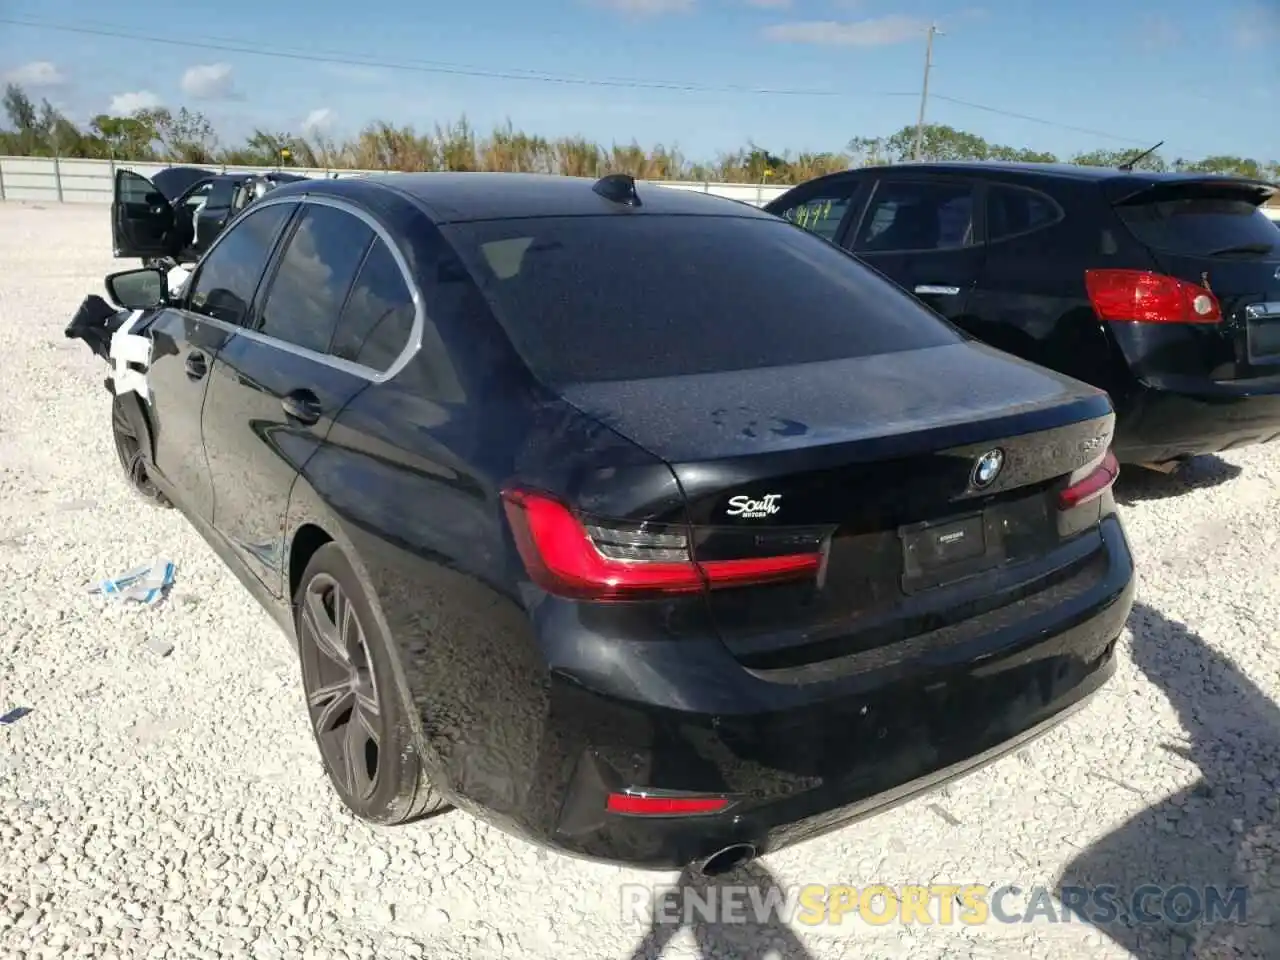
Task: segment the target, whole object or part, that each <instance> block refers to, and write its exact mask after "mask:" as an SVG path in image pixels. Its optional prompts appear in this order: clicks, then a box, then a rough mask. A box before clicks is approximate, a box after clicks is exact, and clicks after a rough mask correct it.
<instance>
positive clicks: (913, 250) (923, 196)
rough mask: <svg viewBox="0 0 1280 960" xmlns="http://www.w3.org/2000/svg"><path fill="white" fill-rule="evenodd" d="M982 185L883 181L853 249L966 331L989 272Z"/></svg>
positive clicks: (853, 234) (853, 235)
mask: <svg viewBox="0 0 1280 960" xmlns="http://www.w3.org/2000/svg"><path fill="white" fill-rule="evenodd" d="M979 199H980V198H979V185H978V184H977V183H975V182H973V181H970V180H966V179H963V178H949V177H930V178H927V179H926V178H923V177H918V176H917V177H910V176H907V175H896V174H895V175H889V176H883V177H881V178H879V179H878V180H877V182H876V184H875V187H874V189H873V191H872V193H871V198H870V200H869V201H868V203H867V205H866V209H865V210H863V211H862V214H861V217H860V218H859V221H858V223H857V224H856V225H855V226H854V227H853V228H852V229H851V230H850V232H849V234H848V235H847V236H846V238H845V246H846V247H848V248H849V249H850V250H851V251H852V252H853V253H854V255H855V256H857V257H858V258H859V259H860V260H862V261H863V262H865V263H867V264H869V265H870V266H872V267H874V268H875V269H876V270H878V271H880V272H881V273H882V274H884V275H885V276H886V277H888V278H889V279H890V280H892V281H893V282H894V283H896V284H898V286H900V287H902V288H903V289H904V290H906V291H907V292H908V293H911V294H912V295H914V296H915V297H917V298H918V299H920V300H921V301H922V302H924V303H925V304H927V305H928V306H930V307H932V308H933V309H934V310H936V311H937V312H938V313H940V314H942V316H944V317H946V318H947V319H948V320H951V321H952V322H954V323H956V324H957V325H959V326H961V327H966V326H967V323H966V322H965V321H966V316H965V308H966V305H967V302H968V299H969V294H970V293H971V291H972V290H973V286H974V283H975V282H976V281H977V278H978V274H979V273H980V272H981V270H982V263H983V258H984V256H985V248H984V247H983V246H982V227H983V222H982V221H983V215H982V207H981V204H980V202H979Z"/></svg>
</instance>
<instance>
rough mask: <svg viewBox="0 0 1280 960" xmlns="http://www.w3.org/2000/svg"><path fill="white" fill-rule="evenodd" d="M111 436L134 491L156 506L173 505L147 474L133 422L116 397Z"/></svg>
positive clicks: (126, 477) (113, 406) (113, 403)
mask: <svg viewBox="0 0 1280 960" xmlns="http://www.w3.org/2000/svg"><path fill="white" fill-rule="evenodd" d="M111 436H112V439H113V440H114V441H115V445H116V456H117V457H119V458H120V467H121V469H123V470H124V476H125V480H127V481H128V483H129V486H131V487H133V489H134V491H136V492H137V494H138V495H139V496H140V497H142V499H144V500H146V501H147V502H148V503H153V504H155V505H156V506H157V507H170V506H173V504H171V503H170V502H169V498H168V497H166V496H165V495H164V494H163V493H161V492H160V490H159V489H158V488H157V487H156V485H155V484H154V483H152V482H151V478H150V477H148V476H147V465H146V463H145V461H144V460H143V459H142V441H141V440H139V438H138V433H137V431H136V430H135V429H134V426H133V424H132V423H131V422H130V421H129V415H128V412H127V411H126V410H125V406H124V401H123V400H122V399H121V398H119V397H116V398H115V399H114V400H112V401H111Z"/></svg>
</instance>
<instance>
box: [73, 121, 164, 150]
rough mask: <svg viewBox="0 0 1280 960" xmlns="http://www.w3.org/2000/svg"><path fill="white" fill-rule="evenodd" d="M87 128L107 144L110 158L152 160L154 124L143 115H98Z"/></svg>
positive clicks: (154, 136) (154, 140)
mask: <svg viewBox="0 0 1280 960" xmlns="http://www.w3.org/2000/svg"><path fill="white" fill-rule="evenodd" d="M89 126H90V127H91V128H92V129H93V131H94V132H95V133H96V134H97V135H98V136H99V137H100V138H101V139H102V140H103V141H104V142H105V143H106V144H107V147H108V149H109V150H110V153H111V156H113V157H119V158H122V159H127V160H152V159H154V158H155V149H154V147H153V145H154V144H155V142H156V140H157V134H156V127H155V123H154V122H153V121H152V120H151V118H149V117H148V116H147V115H146V114H145V113H142V112H140V113H138V114H136V115H134V116H132V117H113V116H111V115H110V114H106V113H100V114H98V115H97V116H96V117H94V118H93V119H92V120H91V121H89Z"/></svg>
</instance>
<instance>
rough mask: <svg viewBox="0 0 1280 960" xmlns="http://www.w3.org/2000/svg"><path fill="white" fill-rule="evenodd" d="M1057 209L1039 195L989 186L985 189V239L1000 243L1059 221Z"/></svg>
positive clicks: (1034, 192)
mask: <svg viewBox="0 0 1280 960" xmlns="http://www.w3.org/2000/svg"><path fill="white" fill-rule="evenodd" d="M1061 216H1062V214H1061V212H1060V211H1059V209H1058V205H1057V204H1056V203H1054V202H1053V201H1052V200H1050V199H1049V198H1048V197H1046V196H1045V195H1044V194H1042V193H1037V192H1036V191H1034V190H1025V189H1022V188H1019V187H1006V186H1000V185H996V184H993V185H992V186H990V187H989V188H988V189H987V237H988V238H989V239H990V240H1003V239H1004V238H1005V237H1016V236H1018V235H1019V234H1023V233H1030V232H1032V231H1033V230H1039V229H1041V228H1042V227H1047V226H1050V225H1052V224H1054V223H1057V222H1058V220H1059V219H1061Z"/></svg>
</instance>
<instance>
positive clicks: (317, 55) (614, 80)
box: [0, 17, 1146, 144]
mask: <svg viewBox="0 0 1280 960" xmlns="http://www.w3.org/2000/svg"><path fill="white" fill-rule="evenodd" d="M0 24H6V25H8V26H15V27H27V28H29V29H34V30H52V31H56V32H60V33H77V34H83V35H87V36H95V37H110V38H113V39H118V40H133V41H137V42H141V43H158V44H164V45H165V46H172V47H184V48H189V49H197V50H214V51H219V52H222V53H239V54H245V55H248V56H256V57H272V58H276V59H282V60H294V61H302V62H307V63H321V64H330V65H334V66H348V67H366V68H371V69H383V70H397V71H403V72H411V73H426V74H438V75H446V76H461V77H478V78H487V79H495V80H511V81H524V82H530V83H554V84H561V85H568V86H587V87H610V88H615V89H616V88H631V89H637V90H669V91H677V92H687V93H732V94H751V95H763V96H784V97H851V96H861V97H867V98H872V97H875V98H881V97H884V98H887V97H915V96H918V95H919V93H918V92H917V91H868V90H852V91H851V90H848V89H842V90H832V89H822V88H807V89H806V88H773V87H748V86H742V85H736V84H728V85H721V86H716V85H713V84H702V83H692V82H685V81H679V80H666V79H645V78H638V77H582V76H572V75H566V74H556V73H547V72H543V71H537V70H523V69H519V68H506V69H503V70H495V69H491V68H487V67H480V66H475V65H472V64H462V63H451V62H447V61H437V60H401V61H391V60H385V59H382V58H380V57H375V56H373V55H372V54H346V53H342V52H341V51H332V50H318V51H317V50H311V52H303V51H301V50H299V49H297V48H292V49H290V48H280V47H269V46H265V45H263V44H254V43H248V42H245V41H242V40H233V39H227V38H217V37H206V38H205V39H202V40H197V39H179V38H175V37H158V36H153V35H149V34H142V33H136V32H134V31H130V30H124V29H120V28H117V27H113V26H108V25H101V26H97V27H91V26H84V25H74V24H67V23H49V22H43V21H37V20H25V19H15V18H10V17H0ZM928 96H930V97H932V98H934V99H937V100H943V101H945V102H947V103H951V104H955V105H957V106H962V107H968V108H970V109H973V110H980V111H982V112H984V113H991V114H996V115H998V116H1004V117H1011V118H1014V119H1018V120H1024V121H1026V122H1028V123H1035V124H1039V125H1041V126H1046V127H1055V128H1057V129H1060V130H1068V131H1071V132H1073V133H1083V134H1088V135H1090V136H1095V137H1101V138H1104V139H1107V140H1116V141H1119V142H1123V143H1133V144H1138V143H1142V144H1145V143H1146V141H1141V140H1136V139H1134V138H1133V137H1124V136H1119V135H1117V134H1113V133H1107V132H1106V131H1103V130H1094V129H1091V128H1089V127H1077V126H1072V125H1070V124H1065V123H1059V122H1057V121H1055V120H1047V119H1045V118H1043V117H1034V116H1031V115H1029V114H1025V113H1017V112H1014V111H1011V110H1004V109H1001V108H999V107H992V106H989V105H987V104H982V103H974V102H973V101H970V100H962V99H960V98H958V97H950V96H946V95H945V94H941V93H933V92H930V93H929V94H928Z"/></svg>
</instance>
